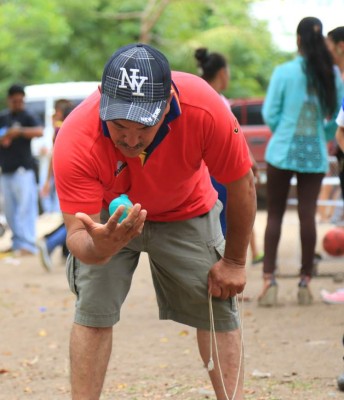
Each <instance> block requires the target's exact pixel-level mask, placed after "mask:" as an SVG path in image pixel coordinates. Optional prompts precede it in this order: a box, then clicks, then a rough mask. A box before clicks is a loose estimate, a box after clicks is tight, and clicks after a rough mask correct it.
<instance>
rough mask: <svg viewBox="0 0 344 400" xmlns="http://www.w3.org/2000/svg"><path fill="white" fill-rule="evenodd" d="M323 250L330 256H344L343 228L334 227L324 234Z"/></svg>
mask: <svg viewBox="0 0 344 400" xmlns="http://www.w3.org/2000/svg"><path fill="white" fill-rule="evenodd" d="M323 248H324V250H325V251H326V253H328V254H329V255H331V256H342V255H344V228H340V227H335V228H332V229H330V230H329V231H327V232H326V234H325V236H324V238H323Z"/></svg>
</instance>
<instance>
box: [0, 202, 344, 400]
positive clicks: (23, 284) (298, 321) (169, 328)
mask: <svg viewBox="0 0 344 400" xmlns="http://www.w3.org/2000/svg"><path fill="white" fill-rule="evenodd" d="M57 219H58V217H57V216H56V215H55V216H54V215H50V216H49V215H44V216H42V217H41V218H40V220H39V222H38V228H39V232H40V234H43V233H44V232H45V231H47V230H49V229H50V227H51V226H53V225H54V224H55V223H56V222H57ZM265 222H266V213H265V212H264V211H260V212H259V213H258V215H257V220H256V225H255V231H256V236H257V241H258V243H259V244H260V245H262V238H263V231H264V228H265ZM329 227H330V225H326V224H321V225H319V226H318V246H317V247H318V251H319V252H321V253H322V254H323V255H324V252H323V250H322V247H321V240H322V237H323V235H324V233H325V232H326V230H327V229H329ZM8 244H9V234H8V233H6V235H5V236H4V237H2V238H0V250H1V249H4V248H6V246H8ZM299 255H300V246H299V242H298V222H297V217H296V214H295V211H293V210H289V211H288V213H287V215H286V217H285V219H284V224H283V233H282V238H281V245H280V252H279V266H280V267H279V268H280V269H279V273H280V275H281V277H280V279H279V280H278V282H279V302H280V305H279V306H278V307H276V308H273V309H262V308H259V307H258V306H257V301H256V299H257V295H258V293H259V290H260V287H261V266H260V265H259V266H254V267H253V266H251V265H249V264H250V263H249V261H248V267H247V270H248V284H247V287H246V291H245V295H246V296H248V297H250V298H251V301H248V302H244V303H241V305H240V307H241V315H242V319H243V336H244V343H245V358H244V364H245V393H246V396H245V399H255V400H280V399H281V400H282V399H283V400H284V399H288V400H289V399H294V400H305V399H306V400H325V399H332V398H337V399H341V398H343V399H344V392H339V391H338V390H337V385H336V377H337V376H338V375H339V374H341V373H343V372H344V362H343V360H342V357H343V355H344V349H343V347H342V344H341V338H342V335H343V326H344V313H343V307H344V306H342V305H326V304H324V303H323V302H322V301H321V298H320V294H319V293H320V290H321V289H322V288H326V289H328V290H330V291H332V290H335V289H336V288H339V287H341V286H344V283H343V282H335V281H334V279H333V275H334V274H336V273H338V272H341V271H343V269H344V259H343V258H342V259H339V258H331V257H329V256H326V255H324V259H323V261H322V262H321V263H320V265H319V269H318V276H317V277H316V278H315V279H314V280H313V283H312V290H313V294H314V297H315V302H314V304H313V305H312V306H309V307H300V306H298V305H297V302H296V293H297V278H296V274H297V272H298V267H299ZM53 258H54V262H55V264H56V267H55V269H54V270H53V271H52V272H51V273H47V272H45V270H44V269H43V268H42V266H41V264H40V261H39V258H38V257H36V256H31V257H26V258H22V259H14V258H2V259H0V321H1V325H0V400H22V399H32V400H43V399H44V400H46V399H52V400H62V399H69V398H70V388H69V361H68V342H69V333H70V328H71V324H72V318H73V309H74V297H73V295H72V294H71V293H70V292H69V289H68V287H67V282H66V279H65V274H64V268H63V262H62V259H61V256H60V252H59V251H57V252H56V253H54V255H53ZM249 258H250V257H249ZM157 315H158V312H157V306H156V302H155V296H154V293H153V289H152V281H151V277H150V273H149V267H148V263H147V258H146V256H145V255H143V256H142V258H141V262H140V265H139V268H138V270H137V272H136V275H135V277H134V282H133V286H132V290H131V292H130V294H129V296H128V298H127V301H126V303H125V305H124V309H123V312H122V319H121V321H120V323H119V324H118V326H117V327H116V328H115V330H114V349H113V353H112V357H111V361H110V365H109V369H108V374H107V379H106V382H105V385H104V390H103V395H102V399H104V400H105V399H112V400H114V399H120V400H126V399H128V400H129V399H130V400H141V399H150V400H162V399H166V398H171V399H178V400H193V399H198V400H201V399H210V400H215V396H214V393H213V391H212V388H211V386H210V383H209V380H208V377H207V373H206V371H205V369H204V367H203V365H202V362H201V359H200V356H199V354H198V350H197V346H196V337H195V331H194V330H193V329H191V328H189V327H186V326H183V325H179V324H176V323H174V322H170V321H158V317H157Z"/></svg>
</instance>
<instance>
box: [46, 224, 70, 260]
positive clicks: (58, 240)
mask: <svg viewBox="0 0 344 400" xmlns="http://www.w3.org/2000/svg"><path fill="white" fill-rule="evenodd" d="M66 238H67V230H66V227H65V226H64V224H62V225H60V226H59V227H58V228H56V229H55V230H53V231H52V232H50V233H48V234H47V235H45V240H46V243H47V248H48V253H49V254H50V253H52V252H53V251H54V250H55V248H56V247H58V246H63V245H65V244H66Z"/></svg>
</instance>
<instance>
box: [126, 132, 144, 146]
mask: <svg viewBox="0 0 344 400" xmlns="http://www.w3.org/2000/svg"><path fill="white" fill-rule="evenodd" d="M124 142H125V143H126V144H127V145H128V146H130V147H135V146H136V145H137V144H139V143H140V136H139V135H137V134H133V133H129V134H127V135H125V138H124Z"/></svg>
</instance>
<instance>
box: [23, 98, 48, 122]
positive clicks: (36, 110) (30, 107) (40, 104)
mask: <svg viewBox="0 0 344 400" xmlns="http://www.w3.org/2000/svg"><path fill="white" fill-rule="evenodd" d="M25 108H26V110H27V111H29V112H30V113H32V114H35V115H37V116H38V118H39V119H40V121H41V123H42V124H43V125H44V122H45V102H44V101H29V102H25Z"/></svg>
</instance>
